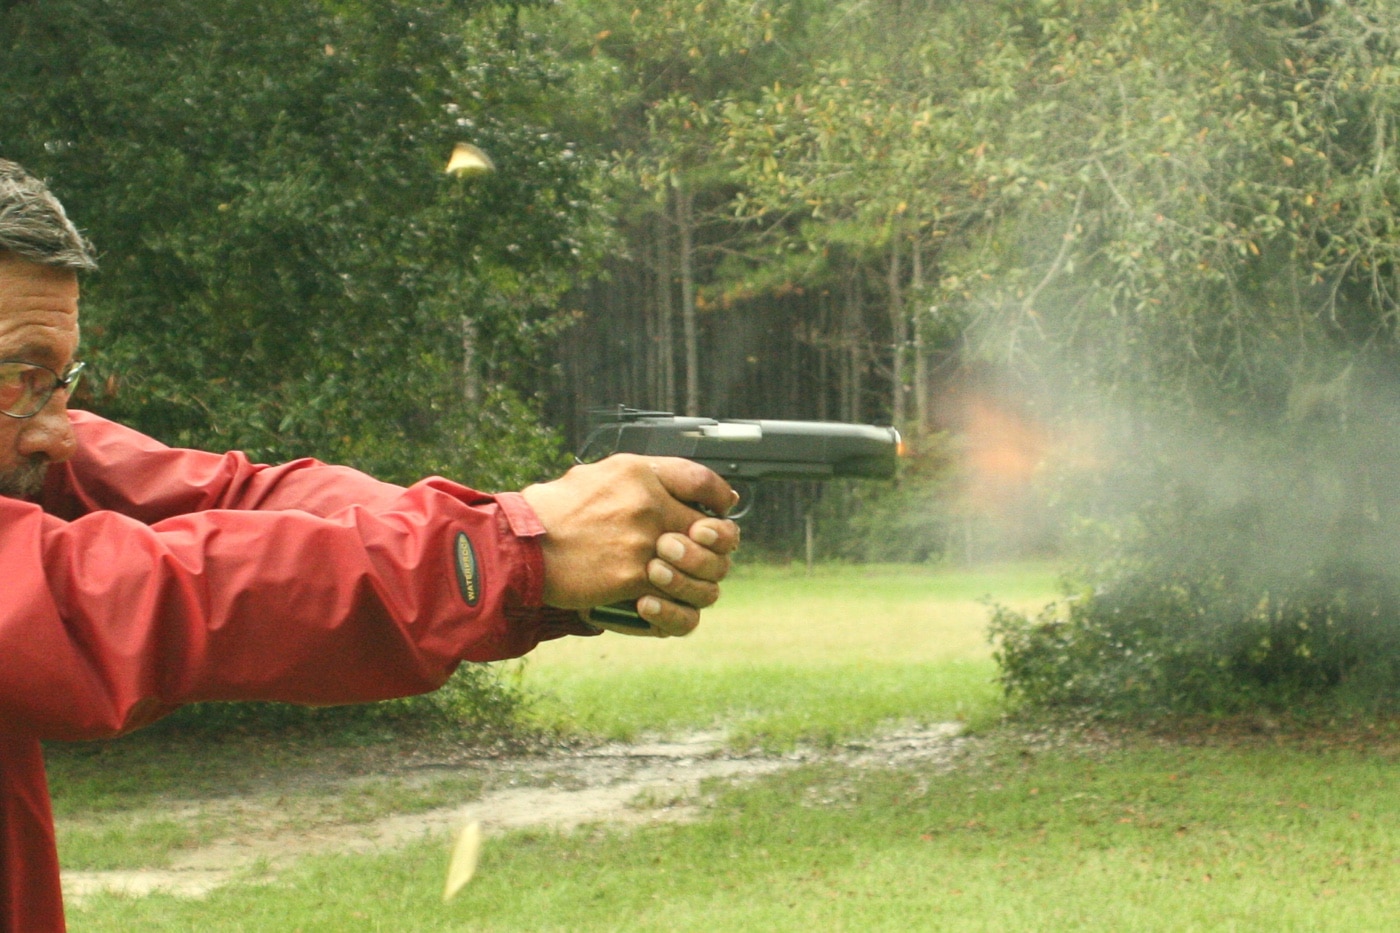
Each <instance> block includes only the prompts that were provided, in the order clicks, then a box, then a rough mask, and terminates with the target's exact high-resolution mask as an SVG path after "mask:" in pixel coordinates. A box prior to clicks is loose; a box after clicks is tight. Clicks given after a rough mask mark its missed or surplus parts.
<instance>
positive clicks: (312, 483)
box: [0, 412, 587, 933]
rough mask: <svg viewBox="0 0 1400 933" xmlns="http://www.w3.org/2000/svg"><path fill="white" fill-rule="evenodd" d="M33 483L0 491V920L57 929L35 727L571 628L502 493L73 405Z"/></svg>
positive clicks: (53, 731) (264, 695) (508, 653)
mask: <svg viewBox="0 0 1400 933" xmlns="http://www.w3.org/2000/svg"><path fill="white" fill-rule="evenodd" d="M70 418H71V419H72V422H73V425H74V429H75V431H76V433H77V437H78V453H77V455H76V456H75V457H74V458H73V459H72V460H71V461H69V462H68V463H66V464H64V465H62V466H56V467H54V468H52V469H51V470H50V474H49V479H48V483H47V485H46V487H45V490H44V494H43V497H42V502H41V503H39V504H34V503H28V502H23V501H21V500H18V499H7V498H3V497H0V593H3V596H0V930H5V931H10V930H15V931H20V930H22V931H26V933H42V931H48V930H62V929H63V928H64V925H63V905H62V900H61V892H60V889H59V880H58V861H57V855H56V852H55V848H54V834H53V820H52V816H51V814H50V810H49V800H48V790H47V787H46V784H45V780H44V770H43V759H42V756H41V753H40V748H39V741H40V740H41V739H92V738H100V737H106V736H112V735H116V734H118V733H121V732H126V731H129V730H131V729H135V728H137V727H139V726H142V725H145V724H147V723H150V722H152V721H153V720H155V719H157V718H159V717H160V716H162V715H164V714H165V713H168V712H170V711H171V710H173V709H175V708H176V707H178V706H180V705H182V704H185V703H190V702H195V701H200V700H233V699H238V700H283V701H289V702H296V703H310V704H331V703H348V702H357V701H368V700H377V699H383V698H386V697H394V696H404V695H407V694H412V693H421V692H425V691H429V690H433V689H435V688H437V687H439V686H441V685H442V683H443V682H444V681H445V680H446V679H447V677H448V676H449V675H450V674H451V672H452V671H453V669H454V668H455V667H456V666H457V664H458V662H459V661H461V660H464V659H466V660H473V661H488V660H495V659H499V658H509V657H516V656H519V655H521V654H524V653H525V652H527V651H529V650H530V649H531V648H533V647H534V646H535V645H536V644H538V643H539V642H540V641H543V640H545V639H548V638H556V637H559V636H561V635H565V634H585V633H587V629H586V627H584V626H582V625H581V624H580V623H578V622H577V620H576V618H575V617H574V615H573V614H572V613H565V612H561V611H558V610H551V609H543V608H541V593H542V586H543V580H542V577H543V561H542V558H541V554H540V549H539V544H538V541H537V539H538V537H539V536H540V535H542V534H543V533H544V529H543V527H542V526H541V525H540V523H539V520H538V519H537V518H536V517H535V515H534V513H533V512H532V511H531V510H530V508H529V507H528V506H527V505H526V504H525V500H524V499H523V498H521V497H520V496H519V495H517V494H514V493H507V494H503V495H496V496H489V495H484V494H482V493H479V492H475V491H473V490H471V489H467V488H465V487H463V486H459V485H456V484H454V483H450V482H448V481H446V480H442V479H429V480H425V481H423V482H421V483H418V484H416V485H414V486H412V487H411V488H408V489H404V488H402V487H399V486H392V485H389V484H386V483H380V482H378V481H376V480H373V479H370V478H369V477H367V476H365V475H364V474H361V473H357V472H355V471H353V470H349V469H346V468H343V467H333V466H327V465H325V464H321V463H318V462H316V461H312V460H299V461H295V462H293V463H289V464H286V465H283V466H277V467H267V466H260V465H255V464H252V463H250V462H249V461H248V459H247V458H246V457H244V456H243V455H241V454H237V453H230V454H225V455H222V456H219V455H215V454H208V453H202V452H199V451H191V450H175V449H171V448H169V447H165V446H164V445H162V444H160V443H157V442H156V441H153V440H151V439H150V438H148V437H145V436H143V435H141V434H138V433H136V432H135V431H131V430H129V429H127V428H123V427H120V426H119V425H116V424H113V423H111V422H109V421H105V420H103V419H101V418H98V417H96V416H94V415H90V414H85V413H82V412H72V413H71V414H70Z"/></svg>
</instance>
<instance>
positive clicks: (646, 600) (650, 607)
mask: <svg viewBox="0 0 1400 933" xmlns="http://www.w3.org/2000/svg"><path fill="white" fill-rule="evenodd" d="M637 611H638V612H639V613H641V614H642V615H644V616H654V615H657V614H658V613H660V612H661V600H659V599H657V598H656V597H655V596H643V597H642V598H641V599H639V600H637Z"/></svg>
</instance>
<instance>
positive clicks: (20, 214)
mask: <svg viewBox="0 0 1400 933" xmlns="http://www.w3.org/2000/svg"><path fill="white" fill-rule="evenodd" d="M4 253H13V254H14V255H16V256H19V257H20V258H22V259H28V260H29V261H31V262H37V263H39V264H40V265H45V266H57V267H59V268H61V269H71V270H73V271H74V272H92V271H93V270H95V269H96V268H97V257H96V251H95V250H94V249H93V246H92V244H91V243H89V242H88V241H87V239H85V238H84V237H83V235H82V234H81V233H79V232H78V228H77V227H74V226H73V222H72V221H70V220H69V219H68V214H67V213H66V212H65V211H64V210H63V205H62V204H60V203H59V202H58V198H56V197H54V196H53V193H52V192H51V191H49V188H48V185H45V184H44V183H43V182H42V181H40V180H39V179H37V178H35V177H34V176H33V175H30V174H29V173H28V172H26V171H25V170H24V167H23V166H21V165H20V164H19V163H17V162H10V161H8V160H6V159H0V255H3V254H4Z"/></svg>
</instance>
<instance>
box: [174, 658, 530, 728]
mask: <svg viewBox="0 0 1400 933" xmlns="http://www.w3.org/2000/svg"><path fill="white" fill-rule="evenodd" d="M514 670H515V668H508V667H503V666H501V665H493V664H463V665H462V666H461V667H459V668H458V669H457V671H456V673H454V674H453V675H452V677H451V678H450V679H449V680H448V681H447V683H446V684H444V685H443V686H442V688H441V689H439V690H435V691H433V692H432V693H425V694H422V695H420V696H413V697H405V698H403V699H398V700H385V701H383V702H380V703H364V704H354V705H348V706H325V707H312V706H296V705H293V704H290V703H196V704H192V705H190V706H187V707H184V708H183V709H180V710H178V711H176V712H175V713H174V714H172V715H170V716H168V717H166V718H165V719H164V720H162V721H161V722H160V723H159V724H157V725H156V726H155V727H154V728H156V729H162V730H174V731H180V732H231V731H232V732H255V733H262V732H280V731H290V732H296V731H301V730H307V729H314V730H316V731H318V732H326V731H330V732H334V733H336V734H339V735H341V736H342V737H344V738H346V739H349V740H357V739H364V738H371V739H372V738H379V737H384V736H387V735H394V734H401V733H405V732H416V731H420V730H431V731H444V730H445V731H449V732H452V731H456V732H461V733H463V734H467V735H474V736H494V735H500V734H502V733H505V732H508V731H511V730H513V729H515V728H516V727H517V726H518V725H519V719H518V717H519V714H520V713H521V712H522V711H523V709H524V706H525V703H526V698H525V694H524V692H523V690H522V689H521V686H520V683H519V679H518V677H516V676H515V675H514V674H513V673H511V672H512V671H514Z"/></svg>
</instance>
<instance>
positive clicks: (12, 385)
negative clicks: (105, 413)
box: [0, 360, 87, 418]
mask: <svg viewBox="0 0 1400 933" xmlns="http://www.w3.org/2000/svg"><path fill="white" fill-rule="evenodd" d="M86 365H87V364H86V363H69V364H68V368H67V369H65V370H64V371H63V374H62V375H60V374H58V373H56V372H54V371H53V370H52V369H49V368H48V367H47V366H40V365H39V364H38V363H26V362H24V361H22V360H0V414H5V415H9V416H10V417H11V418H33V417H34V416H35V415H37V414H38V413H39V412H41V411H43V410H44V406H45V405H47V404H48V403H49V399H51V398H53V394H54V393H55V392H57V391H58V390H59V389H64V390H65V391H66V390H69V389H71V387H72V386H73V383H75V382H77V381H78V377H79V376H81V375H82V373H83V367H84V366H86Z"/></svg>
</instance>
